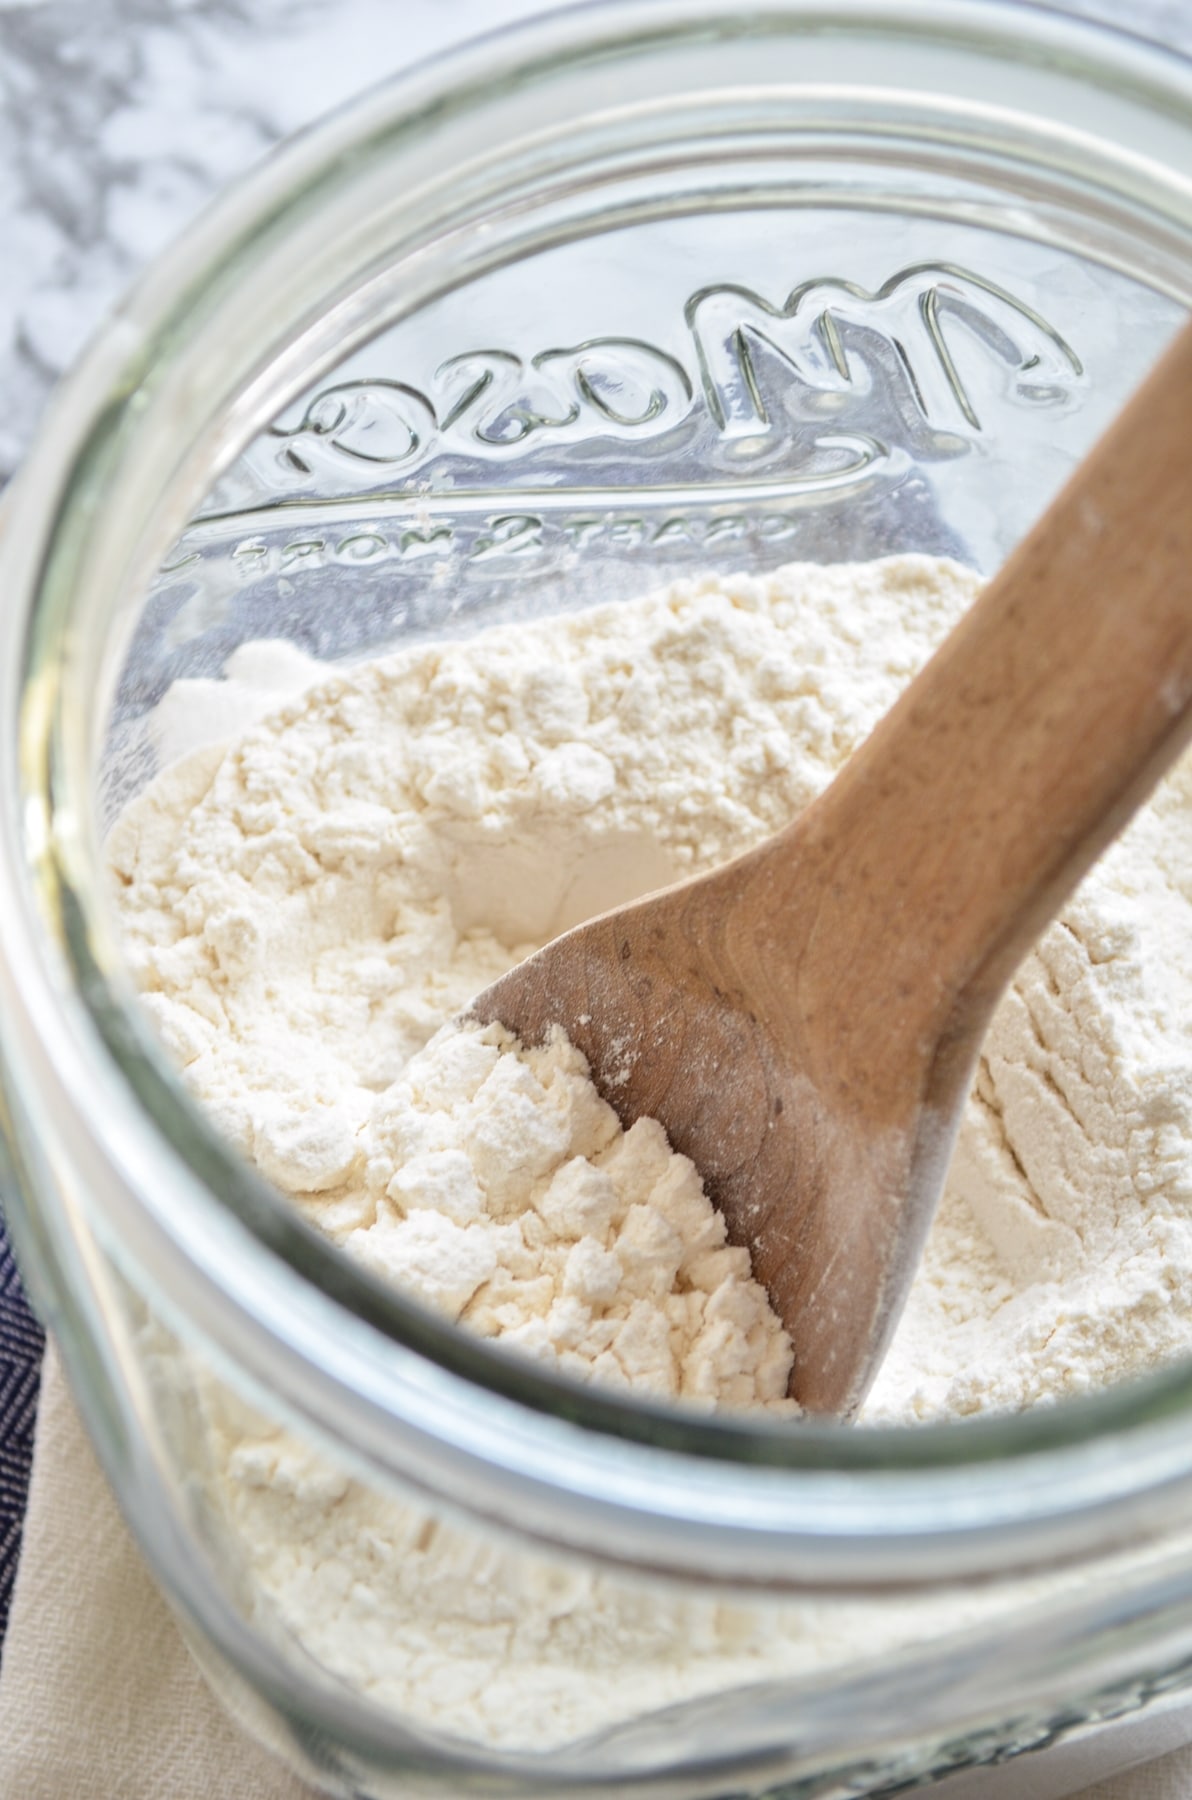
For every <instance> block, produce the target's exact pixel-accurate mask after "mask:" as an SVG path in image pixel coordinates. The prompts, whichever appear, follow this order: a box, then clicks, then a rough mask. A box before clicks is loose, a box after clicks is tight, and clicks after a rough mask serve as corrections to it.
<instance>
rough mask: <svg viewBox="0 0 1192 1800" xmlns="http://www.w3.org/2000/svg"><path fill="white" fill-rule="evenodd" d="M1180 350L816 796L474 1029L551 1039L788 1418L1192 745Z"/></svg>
mask: <svg viewBox="0 0 1192 1800" xmlns="http://www.w3.org/2000/svg"><path fill="white" fill-rule="evenodd" d="M1190 701H1192V326H1189V327H1188V328H1187V329H1185V330H1184V331H1183V332H1182V334H1181V335H1180V337H1179V338H1178V339H1177V341H1176V343H1175V345H1174V346H1173V348H1172V349H1171V350H1169V352H1168V353H1167V355H1166V356H1165V357H1164V359H1163V360H1162V362H1161V363H1160V364H1159V366H1158V368H1157V369H1156V370H1155V371H1154V373H1153V374H1152V375H1151V376H1150V378H1149V379H1148V381H1147V382H1146V383H1145V385H1144V386H1143V388H1142V389H1141V391H1140V392H1139V393H1138V394H1137V395H1136V396H1135V398H1134V399H1133V400H1132V401H1131V403H1130V404H1129V406H1128V407H1127V408H1126V410H1125V412H1124V413H1122V414H1121V416H1120V417H1119V418H1118V419H1117V421H1116V423H1115V424H1114V425H1113V427H1112V428H1111V430H1110V431H1109V432H1108V433H1107V435H1106V436H1105V437H1104V438H1103V439H1102V440H1101V442H1100V443H1099V444H1098V445H1097V447H1096V449H1095V450H1094V451H1093V454H1092V455H1091V456H1090V457H1089V458H1088V460H1087V461H1086V462H1084V463H1083V464H1082V465H1081V467H1080V468H1079V469H1078V470H1077V472H1076V474H1075V476H1074V478H1073V479H1072V481H1071V482H1070V483H1069V485H1068V486H1067V487H1066V488H1065V490H1064V492H1063V493H1062V494H1061V495H1060V497H1059V499H1058V500H1057V501H1056V502H1055V504H1054V505H1053V506H1052V507H1051V508H1050V510H1049V511H1048V512H1047V514H1046V515H1045V517H1044V518H1043V519H1042V521H1041V522H1040V523H1039V524H1038V525H1037V526H1036V527H1035V529H1034V531H1032V532H1031V534H1030V536H1029V537H1028V538H1027V539H1026V540H1025V541H1024V542H1023V543H1022V544H1021V545H1020V546H1019V548H1018V549H1017V550H1016V551H1015V552H1014V554H1013V555H1012V556H1011V557H1010V559H1009V561H1008V562H1007V563H1006V564H1005V566H1004V568H1003V569H1002V570H1001V572H1000V574H999V575H998V576H997V577H996V578H995V579H994V580H993V581H992V582H991V583H990V584H989V585H988V587H986V588H985V590H984V591H983V593H982V594H981V596H980V598H979V599H978V600H977V601H976V603H975V604H974V605H973V606H972V608H971V609H970V611H969V612H968V614H967V615H966V616H965V618H964V619H963V620H962V621H961V623H960V624H959V625H958V626H957V628H956V629H955V631H954V632H953V633H952V635H951V636H950V637H949V638H948V639H947V641H946V642H945V643H944V645H943V646H942V648H941V649H940V650H939V651H938V652H937V654H936V655H935V656H934V657H933V658H932V660H931V661H930V662H929V663H928V664H927V666H926V668H925V669H924V670H923V671H922V673H921V674H920V675H919V676H918V678H917V679H916V680H915V681H914V682H912V684H911V685H910V687H909V688H908V689H907V690H906V692H905V693H904V694H903V696H902V697H901V699H900V700H899V701H898V703H897V705H896V706H895V707H894V708H893V709H892V711H891V712H890V713H888V714H887V716H886V717H885V718H884V719H883V720H882V722H881V723H880V725H879V726H878V727H877V729H876V731H874V733H873V735H872V736H871V737H870V738H869V739H868V740H867V742H866V743H865V744H864V745H862V747H861V749H860V750H859V751H857V753H856V754H855V755H854V756H853V757H852V759H851V760H850V762H849V763H848V764H847V766H846V767H845V768H844V769H843V770H842V772H841V773H840V774H839V775H838V776H837V778H836V780H835V781H834V782H833V783H832V786H831V787H830V788H829V789H828V790H827V792H826V793H824V794H823V795H822V796H821V797H820V798H819V799H818V800H816V801H815V802H814V804H813V805H811V806H809V807H808V808H807V809H806V811H805V812H803V813H802V814H801V815H800V816H799V818H797V819H796V820H795V821H794V823H793V824H791V825H789V826H788V827H787V828H786V829H785V830H784V831H781V832H779V833H778V835H777V836H776V837H773V838H770V839H769V840H768V841H767V842H766V843H764V844H762V845H761V846H760V847H759V848H758V849H756V850H752V851H750V852H748V853H747V854H746V855H744V856H740V857H737V858H736V859H735V861H733V862H730V863H728V864H726V865H725V866H724V867H722V868H720V869H717V870H715V871H714V872H713V873H712V874H709V875H702V876H699V877H697V878H696V879H694V880H691V881H685V882H682V883H681V884H679V885H678V886H675V887H671V888H666V889H664V890H663V891H661V892H660V893H656V894H654V895H652V896H650V897H648V898H646V899H643V900H639V901H636V902H634V903H633V904H632V905H629V906H623V907H619V908H618V909H617V910H616V911H614V912H610V913H605V914H604V915H603V916H602V917H600V918H597V919H594V920H592V921H591V923H589V924H586V925H581V926H578V927H577V928H576V929H575V930H573V931H569V932H567V933H566V934H565V935H564V936H562V937H560V938H557V939H555V941H554V942H553V943H550V944H548V945H547V946H546V948H545V949H543V950H540V951H539V952H538V953H537V955H535V956H532V957H530V958H529V959H528V960H527V961H526V962H523V963H521V964H520V965H519V966H518V967H517V968H515V969H513V970H511V971H510V973H509V974H507V975H505V976H503V977H502V979H501V980H500V981H498V982H496V983H494V985H493V986H492V987H490V988H488V989H487V990H486V991H485V992H484V993H483V994H482V995H481V996H480V998H479V999H478V1000H477V1001H476V1002H475V1005H474V1008H473V1009H472V1010H473V1011H474V1013H475V1014H476V1016H478V1017H479V1018H480V1019H481V1020H483V1021H485V1022H488V1021H491V1020H500V1021H501V1023H502V1024H504V1025H506V1026H508V1027H509V1029H510V1030H512V1031H514V1032H516V1033H517V1034H518V1035H519V1036H520V1037H521V1038H522V1039H523V1040H524V1041H525V1042H527V1043H537V1042H540V1041H541V1040H542V1038H543V1037H544V1036H545V1034H546V1033H547V1031H548V1029H549V1027H550V1026H552V1025H554V1024H559V1025H562V1026H563V1027H565V1029H566V1031H567V1033H568V1035H569V1037H570V1038H571V1040H572V1042H573V1043H575V1044H576V1045H577V1046H578V1047H579V1048H580V1049H581V1050H582V1051H583V1053H584V1055H585V1056H586V1057H587V1058H588V1060H589V1062H590V1063H591V1065H592V1075H593V1079H594V1080H595V1082H596V1085H597V1087H598V1089H599V1090H600V1092H601V1093H602V1094H603V1095H604V1096H605V1098H606V1099H607V1100H608V1101H609V1102H610V1103H611V1104H612V1106H613V1107H614V1108H615V1109H616V1111H617V1112H618V1114H619V1115H620V1117H621V1119H622V1121H623V1122H624V1123H625V1124H626V1125H627V1126H628V1125H629V1124H631V1123H632V1121H633V1120H635V1119H637V1118H640V1117H642V1116H643V1115H652V1116H653V1117H654V1118H657V1119H659V1120H661V1122H662V1124H663V1125H664V1126H665V1128H666V1130H667V1132H668V1134H669V1136H670V1139H671V1142H672V1144H673V1145H674V1146H675V1147H676V1149H678V1150H681V1151H683V1152H685V1154H686V1155H688V1156H690V1157H691V1158H692V1160H693V1161H694V1162H695V1164H696V1166H697V1168H698V1169H699V1170H700V1172H701V1174H702V1175H703V1177H704V1180H705V1182H706V1184H707V1188H708V1192H709V1193H710V1195H711V1197H712V1199H713V1200H714V1202H715V1204H716V1205H717V1206H718V1207H720V1209H721V1210H722V1212H723V1213H724V1216H725V1219H726V1220H727V1223H728V1232H729V1237H730V1239H731V1240H732V1241H733V1242H735V1243H738V1244H746V1245H748V1246H749V1248H750V1250H751V1251H752V1254H753V1266H754V1272H755V1274H756V1276H757V1278H758V1280H759V1281H761V1282H762V1283H763V1284H764V1286H765V1287H766V1288H767V1290H768V1292H769V1294H770V1298H771V1300H772V1302H773V1305H774V1307H775V1310H776V1311H777V1312H778V1314H779V1316H780V1317H781V1319H782V1320H783V1322H784V1324H785V1325H786V1327H787V1329H788V1331H789V1332H790V1335H791V1338H792V1341H793V1343H794V1346H795V1368H794V1374H793V1376H792V1380H791V1392H792V1394H793V1395H794V1397H795V1398H796V1399H797V1400H798V1401H800V1402H801V1404H802V1405H803V1406H804V1407H805V1408H807V1409H808V1410H810V1411H812V1412H815V1413H828V1414H838V1415H840V1416H842V1417H845V1418H847V1417H849V1416H850V1415H851V1414H852V1413H853V1412H855V1410H856V1408H857V1407H858V1406H859V1404H860V1402H861V1400H862V1398H863V1397H864V1394H865V1390H866V1388H867V1386H868V1384H869V1382H870V1380H871V1379H872V1376H873V1374H874V1373H875V1371H876V1369H877V1366H878V1364H879V1362H880V1360H881V1357H882V1354H883V1352H884V1350H885V1348H886V1345H887V1343H888V1341H889V1338H890V1334H891V1332H892V1331H893V1328H894V1325H895V1323H896V1321H897V1318H898V1314H899V1311H900V1309H901V1306H902V1303H903V1300H904V1298H905V1295H906V1291H907V1288H908V1286H909V1284H910V1281H911V1277H912V1275H913V1273H914V1270H915V1267H916V1264H917V1261H918V1258H919V1254H920V1251H921V1249H922V1245H923V1240H924V1237H925V1236H926V1233H927V1228H928V1225H929V1224H930V1221H931V1216H932V1212H933V1210H934V1208H935V1205H936V1201H937V1199H938V1197H939V1194H940V1191H941V1189H942V1186H943V1182H944V1176H945V1173H946V1170H947V1165H948V1159H949V1156H950V1154H951V1149H952V1144H953V1141H954V1138H955V1135H956V1130H957V1126H958V1123H959V1119H960V1114H961V1110H962V1107H963V1103H964V1100H965V1096H966V1094H967V1091H968V1088H969V1084H970V1081H971V1078H972V1073H973V1068H974V1064H975V1061H976V1057H977V1052H978V1049H979V1046H980V1042H981V1038H982V1035H983V1034H984V1031H985V1028H986V1025H987V1024H988V1021H989V1017H990V1014H991V1012H992V1010H993V1007H994V1004H995V1002H996V1001H997V999H998V996H999V995H1000V993H1001V991H1002V989H1003V987H1004V986H1005V984H1006V982H1007V981H1008V980H1009V978H1010V976H1011V975H1012V974H1013V971H1014V969H1015V967H1016V965H1017V964H1018V962H1019V961H1020V960H1021V958H1022V957H1023V955H1024V954H1025V953H1026V951H1027V950H1028V949H1029V948H1030V946H1031V944H1032V943H1033V941H1034V939H1035V938H1036V937H1037V936H1038V934H1039V932H1040V931H1041V930H1042V928H1043V926H1044V925H1045V924H1046V923H1047V921H1048V920H1049V919H1050V918H1051V917H1052V916H1053V915H1054V914H1055V912H1056V911H1057V909H1058V908H1059V907H1060V905H1061V904H1062V902H1063V901H1064V899H1065V898H1066V897H1067V896H1068V895H1069V894H1070V893H1071V892H1072V890H1073V888H1074V887H1075V886H1076V884H1077V882H1078V881H1079V880H1080V878H1081V876H1082V875H1083V874H1084V873H1085V871H1086V870H1087V869H1088V868H1089V866H1090V865H1091V863H1092V862H1093V861H1094V859H1095V858H1096V856H1097V855H1098V854H1099V852H1100V851H1101V850H1102V849H1103V848H1104V847H1105V845H1106V844H1107V843H1108V842H1109V840H1110V839H1111V838H1112V837H1113V836H1114V834H1115V833H1116V832H1117V831H1118V830H1119V829H1120V828H1121V827H1122V825H1123V824H1124V823H1125V821H1126V820H1127V819H1128V818H1129V816H1130V814H1131V813H1132V812H1133V811H1134V809H1135V808H1136V807H1137V806H1138V805H1139V804H1140V803H1141V801H1142V800H1143V799H1144V798H1145V796H1146V795H1147V793H1148V792H1149V791H1150V789H1151V788H1152V787H1153V786H1154V784H1155V783H1156V781H1157V780H1158V779H1159V777H1160V775H1161V774H1162V773H1163V771H1164V770H1165V769H1166V768H1167V767H1168V766H1169V764H1170V763H1171V762H1172V761H1173V760H1174V759H1175V757H1176V755H1177V754H1178V752H1179V751H1180V749H1181V748H1182V747H1183V745H1184V744H1185V742H1186V741H1187V739H1188V737H1189V735H1192V706H1190Z"/></svg>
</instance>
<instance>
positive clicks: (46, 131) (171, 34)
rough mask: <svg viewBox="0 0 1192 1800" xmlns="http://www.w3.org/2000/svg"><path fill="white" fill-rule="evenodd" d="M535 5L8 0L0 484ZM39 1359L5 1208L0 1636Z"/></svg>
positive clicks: (1162, 7) (1185, 9)
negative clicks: (288, 202)
mask: <svg viewBox="0 0 1192 1800" xmlns="http://www.w3.org/2000/svg"><path fill="white" fill-rule="evenodd" d="M538 10H541V6H540V0H336V4H335V5H334V6H329V5H323V4H317V3H316V0H0V487H3V485H4V483H5V482H6V480H7V479H8V477H9V476H10V475H11V474H12V472H13V470H14V469H15V468H16V466H17V464H18V463H19V461H20V459H21V457H22V455H23V454H24V452H25V450H26V448H27V446H28V444H29V442H30V440H31V438H32V436H33V433H34V431H35V430H36V427H37V423H38V420H39V418H40V416H41V414H42V411H43V409H44V407H45V405H46V401H47V399H48V396H49V394H50V391H51V389H52V387H53V385H54V383H55V381H56V380H57V378H58V377H59V375H61V373H62V372H63V371H64V370H65V369H66V368H67V367H68V366H69V365H70V363H71V362H72V361H73V359H74V358H75V356H76V355H77V353H78V351H79V349H80V348H81V346H82V345H83V343H84V342H85V340H86V339H87V337H88V335H89V334H90V333H91V331H92V330H93V329H94V327H95V326H96V325H97V323H98V322H99V321H100V320H101V319H102V317H103V315H104V313H105V311H106V310H107V308H108V307H109V306H110V305H111V303H112V302H113V301H114V300H115V298H116V297H117V296H118V295H119V294H120V293H121V292H122V291H123V290H124V289H125V288H126V287H127V286H128V284H129V283H130V282H131V281H132V280H133V278H134V277H135V276H136V274H137V272H138V270H139V269H141V268H142V267H143V266H144V265H145V263H146V262H147V261H148V260H149V259H150V258H151V257H152V256H153V255H154V254H155V253H156V252H157V251H158V250H159V249H160V248H161V247H162V246H163V245H164V244H166V243H167V242H168V241H169V240H170V239H171V238H173V237H175V236H176V235H177V234H178V233H179V232H180V231H182V230H183V229H184V228H185V226H186V225H187V223H188V222H189V220H190V219H192V218H193V217H194V215H195V214H196V213H197V212H198V211H199V209H200V208H201V207H202V206H203V205H204V203H205V202H206V201H207V200H208V199H209V198H210V197H211V196H212V195H213V194H214V193H215V192H216V191H217V190H218V189H219V188H221V187H222V186H224V185H225V184H226V183H227V182H228V181H230V180H232V179H233V178H234V177H236V176H237V175H238V174H240V173H241V172H242V171H243V170H245V169H247V168H248V167H249V166H250V165H251V164H253V163H254V162H256V161H257V160H258V159H259V158H261V157H262V156H263V155H265V154H267V153H268V151H269V150H270V149H271V148H272V147H273V146H274V145H275V144H276V143H277V142H278V141H279V140H280V139H282V138H283V137H285V136H286V135H288V134H289V133H291V132H293V131H295V130H297V129H299V128H300V127H302V126H303V125H305V124H306V123H308V122H309V121H310V120H312V119H314V118H316V117H317V116H318V115H320V114H321V113H323V112H325V111H327V110H328V109H329V108H331V107H333V106H335V105H337V104H338V103H340V102H341V101H343V100H345V99H347V98H348V97H349V96H350V95H352V94H353V93H355V92H357V91H358V90H359V89H360V88H362V87H364V86H366V85H368V84H369V83H371V82H373V81H376V80H378V79H380V78H381V77H383V76H384V75H386V74H387V73H390V72H392V71H394V70H396V69H399V68H401V67H403V66H406V65H408V64H409V63H410V62H412V61H414V60H415V59H417V58H420V57H423V56H426V55H430V54H433V53H434V52H435V51H437V50H440V49H442V48H444V47H446V46H447V45H449V44H451V43H453V42H455V41H458V40H459V39H461V38H464V37H468V36H471V35H474V34H476V33H478V32H481V31H486V30H489V29H492V28H494V27H496V26H499V25H501V24H503V23H505V22H507V21H509V20H512V19H515V18H519V17H523V16H525V15H527V14H529V13H532V12H534V11H538ZM1062 10H1066V11H1069V12H1074V13H1083V14H1085V15H1087V16H1092V17H1099V18H1102V19H1105V20H1108V21H1110V22H1112V23H1121V22H1122V21H1123V18H1125V19H1127V20H1128V22H1129V25H1130V27H1131V28H1132V29H1133V30H1134V31H1137V32H1141V33H1144V34H1146V35H1148V36H1151V37H1153V38H1156V39H1157V40H1159V41H1160V42H1163V43H1166V44H1168V45H1170V46H1172V47H1174V48H1177V49H1182V50H1184V51H1187V52H1189V53H1192V0H1132V4H1130V5H1128V6H1127V5H1125V4H1123V0H1066V4H1065V5H1064V6H1063V7H1062ZM16 528H18V529H19V522H18V524H17V527H16ZM0 1203H2V1196H0ZM39 1354H40V1332H39V1329H38V1328H37V1326H36V1324H35V1322H34V1321H33V1319H32V1317H31V1315H30V1314H29V1313H28V1311H27V1310H26V1308H25V1305H24V1302H23V1300H22V1297H21V1294H20V1289H19V1283H18V1281H17V1277H16V1273H15V1269H14V1267H13V1264H12V1261H11V1258H10V1257H9V1255H8V1251H7V1246H6V1243H5V1240H4V1235H3V1222H2V1218H0V1641H2V1637H3V1630H4V1623H5V1618H6V1614H7V1603H8V1595H9V1591H10V1587H11V1582H12V1576H13V1571H14V1569H15V1563H16V1553H17V1547H18V1543H19V1536H20V1521H21V1517H22V1513H23V1507H24V1500H25V1492H26V1486H27V1480H28V1470H29V1464H30V1458H31V1454H32V1434H33V1422H34V1414H35V1408H36V1392H37V1366H38V1358H39Z"/></svg>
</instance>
